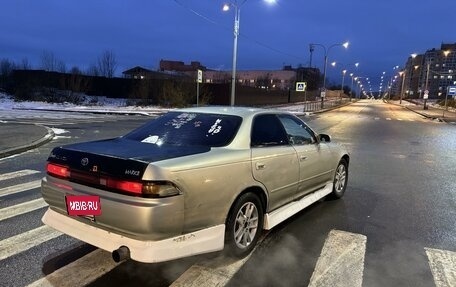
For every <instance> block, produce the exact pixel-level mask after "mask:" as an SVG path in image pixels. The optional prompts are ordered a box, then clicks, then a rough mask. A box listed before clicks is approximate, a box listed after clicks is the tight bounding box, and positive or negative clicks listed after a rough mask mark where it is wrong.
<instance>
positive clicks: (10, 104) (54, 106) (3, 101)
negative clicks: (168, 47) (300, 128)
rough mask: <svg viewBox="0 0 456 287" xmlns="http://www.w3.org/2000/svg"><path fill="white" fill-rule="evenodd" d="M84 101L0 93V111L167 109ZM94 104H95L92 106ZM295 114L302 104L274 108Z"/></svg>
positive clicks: (122, 101) (141, 111)
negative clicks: (23, 98) (54, 100)
mask: <svg viewBox="0 0 456 287" xmlns="http://www.w3.org/2000/svg"><path fill="white" fill-rule="evenodd" d="M84 98H85V101H84V102H83V103H82V104H81V105H75V104H72V103H46V102H33V101H27V102H15V101H14V99H13V98H12V97H11V96H8V95H6V94H4V93H0V111H2V110H3V111H14V110H37V111H40V110H41V111H49V110H52V111H72V112H97V113H104V112H109V113H119V114H125V113H135V114H144V115H150V114H156V113H163V112H164V111H167V110H169V109H167V108H163V107H159V106H147V107H140V106H127V100H126V99H112V98H107V97H96V96H84ZM93 103H96V104H93ZM276 108H277V109H280V110H286V111H289V112H292V113H295V114H304V113H303V112H302V111H303V105H302V104H291V105H281V106H280V107H276Z"/></svg>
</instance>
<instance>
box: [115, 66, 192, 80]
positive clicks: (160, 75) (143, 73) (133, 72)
mask: <svg viewBox="0 0 456 287" xmlns="http://www.w3.org/2000/svg"><path fill="white" fill-rule="evenodd" d="M122 74H123V76H124V78H128V79H139V80H142V79H176V78H182V77H185V78H187V77H188V75H187V74H185V73H178V72H171V71H152V70H149V69H146V68H143V67H140V66H136V67H134V68H131V69H129V70H126V71H123V72H122Z"/></svg>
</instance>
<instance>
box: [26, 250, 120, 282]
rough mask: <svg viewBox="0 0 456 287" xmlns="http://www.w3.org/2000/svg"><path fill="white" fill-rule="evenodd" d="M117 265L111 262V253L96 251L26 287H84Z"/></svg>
mask: <svg viewBox="0 0 456 287" xmlns="http://www.w3.org/2000/svg"><path fill="white" fill-rule="evenodd" d="M118 264H120V263H115V262H114V260H112V258H111V253H109V252H107V251H104V250H101V249H97V250H95V251H93V252H90V253H89V254H87V255H85V256H84V257H81V258H79V259H78V260H76V261H74V262H72V263H70V264H68V265H66V266H63V267H62V268H60V269H58V270H56V271H54V272H53V273H51V274H49V275H47V276H46V277H43V278H41V279H39V280H37V281H35V282H33V283H31V284H30V285H28V286H27V287H45V286H49V287H54V286H61V287H65V286H69V287H76V286H86V285H88V284H90V283H91V282H93V281H95V280H96V279H97V278H99V277H101V276H102V275H104V274H106V273H108V272H109V271H111V270H112V269H114V267H116V266H117V265H118Z"/></svg>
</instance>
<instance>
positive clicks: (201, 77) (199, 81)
mask: <svg viewBox="0 0 456 287" xmlns="http://www.w3.org/2000/svg"><path fill="white" fill-rule="evenodd" d="M202 82H203V71H201V70H198V83H202Z"/></svg>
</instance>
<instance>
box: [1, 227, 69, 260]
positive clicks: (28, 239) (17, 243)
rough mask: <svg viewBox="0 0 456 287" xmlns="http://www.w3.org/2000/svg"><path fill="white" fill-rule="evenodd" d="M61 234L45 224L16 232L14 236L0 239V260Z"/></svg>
mask: <svg viewBox="0 0 456 287" xmlns="http://www.w3.org/2000/svg"><path fill="white" fill-rule="evenodd" d="M60 235H62V233H61V232H58V231H56V230H54V229H52V228H50V227H48V226H46V225H43V226H41V227H38V228H35V229H32V230H29V231H27V232H24V233H21V234H18V235H16V236H13V237H10V238H7V239H4V240H2V241H0V250H1V253H0V260H3V259H5V258H8V257H10V256H13V255H15V254H18V253H21V252H23V251H26V250H28V249H30V248H32V247H35V246H37V245H39V244H41V243H43V242H45V241H48V240H51V239H53V238H56V237H57V236H60Z"/></svg>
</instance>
